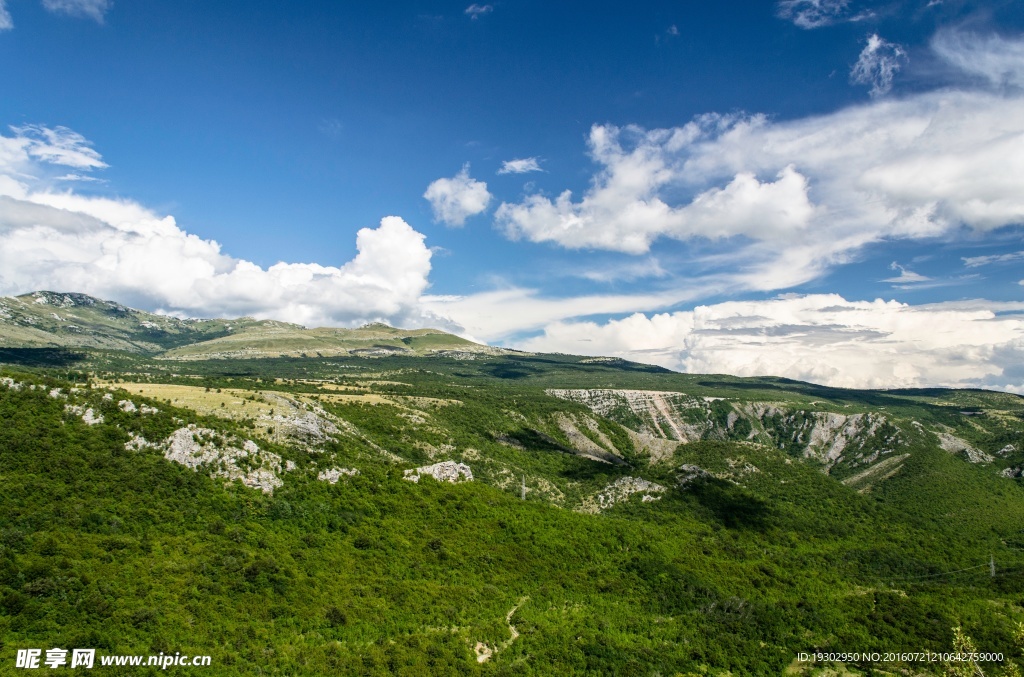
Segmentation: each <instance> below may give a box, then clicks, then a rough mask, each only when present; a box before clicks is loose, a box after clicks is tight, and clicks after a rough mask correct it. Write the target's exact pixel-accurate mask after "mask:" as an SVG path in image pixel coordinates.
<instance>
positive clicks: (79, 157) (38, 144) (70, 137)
mask: <svg viewBox="0 0 1024 677" xmlns="http://www.w3.org/2000/svg"><path fill="white" fill-rule="evenodd" d="M10 129H11V131H13V132H14V133H15V134H16V139H15V140H16V141H20V142H22V144H23V147H24V149H25V151H26V152H27V153H28V155H29V156H30V157H32V158H33V159H36V160H39V161H42V162H45V163H48V164H53V165H62V166H65V167H74V168H75V169H86V170H89V169H102V168H104V167H106V166H107V163H105V162H103V159H102V156H101V155H100V154H99V153H98V152H96V150H95V149H93V148H92V144H91V143H90V142H89V141H88V140H87V139H86V138H85V137H84V136H82V135H81V134H79V133H78V132H75V131H72V130H70V129H68V128H67V127H61V126H58V127H52V128H51V127H46V126H44V125H22V126H21V127H14V126H12V127H10Z"/></svg>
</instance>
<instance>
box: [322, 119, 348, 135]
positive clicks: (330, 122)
mask: <svg viewBox="0 0 1024 677" xmlns="http://www.w3.org/2000/svg"><path fill="white" fill-rule="evenodd" d="M343 129H345V125H343V124H342V123H341V120H339V119H337V118H324V119H323V120H321V121H320V124H318V125H317V130H318V131H319V132H320V133H321V134H323V135H324V136H329V137H330V138H332V139H336V138H338V137H340V136H341V132H342V130H343Z"/></svg>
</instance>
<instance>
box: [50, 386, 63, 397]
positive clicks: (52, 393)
mask: <svg viewBox="0 0 1024 677" xmlns="http://www.w3.org/2000/svg"><path fill="white" fill-rule="evenodd" d="M50 397H52V398H53V399H57V398H58V397H65V398H66V397H67V395H63V394H62V393H61V392H60V388H54V389H53V390H51V391H50Z"/></svg>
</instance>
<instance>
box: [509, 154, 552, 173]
mask: <svg viewBox="0 0 1024 677" xmlns="http://www.w3.org/2000/svg"><path fill="white" fill-rule="evenodd" d="M540 171H544V170H542V169H541V168H540V163H539V162H538V160H537V158H535V157H528V158H520V159H517V160H505V161H504V162H502V163H501V169H499V170H498V173H499V174H526V173H527V172H540Z"/></svg>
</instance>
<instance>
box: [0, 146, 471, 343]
mask: <svg viewBox="0 0 1024 677" xmlns="http://www.w3.org/2000/svg"><path fill="white" fill-rule="evenodd" d="M31 129H32V130H33V131H34V132H35V133H36V134H35V136H34V137H32V138H36V137H38V138H42V139H50V138H56V139H58V140H61V139H63V140H67V139H75V140H76V141H75V143H74V144H72V151H73V152H71V151H69V152H68V153H64V152H62V153H50V152H37V151H38V148H37V147H36V146H34V145H33V144H32V143H31V142H29V143H26V142H25V138H26V137H23V136H19V137H6V136H2V135H0V179H3V180H0V293H3V294H16V293H24V292H27V291H31V290H36V289H52V290H58V291H80V292H85V293H89V294H93V295H96V296H100V297H103V298H111V299H116V300H119V301H122V302H125V303H129V304H132V305H137V306H139V307H142V308H148V309H158V310H162V311H165V312H170V313H175V314H181V315H190V316H205V317H209V316H229V317H237V316H240V315H253V316H256V317H270V318H275V319H281V320H287V321H291V322H298V323H302V324H314V325H316V324H329V325H351V324H359V323H362V322H366V321H371V320H384V321H389V322H392V323H395V324H399V325H405V326H423V325H425V324H430V325H441V326H449V327H450V326H451V325H450V323H447V322H445V321H443V320H442V319H441V318H437V317H433V316H428V315H426V314H425V313H424V311H423V310H422V308H421V306H420V303H419V300H420V296H421V295H422V294H423V292H424V290H425V289H426V288H427V286H428V275H429V273H430V269H431V252H430V250H429V249H428V248H427V247H426V245H425V244H424V236H423V235H422V234H420V233H418V232H416V231H415V230H414V229H413V228H412V227H411V226H409V225H408V224H407V223H406V222H405V221H403V220H402V219H401V218H399V217H396V216H389V217H386V218H384V219H382V220H381V222H380V224H379V226H377V227H376V228H363V229H361V230H360V231H359V232H358V233H357V234H356V248H357V251H358V253H357V255H356V256H355V258H353V259H352V260H351V261H348V262H345V263H342V264H341V265H337V266H326V265H320V264H316V263H284V262H281V263H277V264H274V265H272V266H270V267H268V268H263V267H261V266H258V265H256V264H255V263H252V262H250V261H246V260H244V259H238V258H235V257H232V256H230V255H229V254H227V253H225V252H224V251H222V248H221V246H220V244H218V243H217V242H215V241H213V240H207V239H203V238H201V237H199V236H197V235H195V234H192V233H188V232H186V231H185V230H183V229H182V228H181V227H179V226H178V224H177V223H176V222H175V220H174V217H173V216H169V215H161V214H158V213H156V212H153V211H152V210H150V209H147V208H146V207H144V206H142V205H140V204H138V203H136V202H133V201H130V200H125V199H113V198H103V197H87V196H82V195H77V194H75V193H73V192H69V191H53V190H51V189H49V188H48V187H47V186H46V185H41V184H39V182H36V181H35V180H34V179H33V177H32V174H33V173H34V172H31V171H28V172H26V171H25V170H32V169H34V168H36V167H38V165H39V163H42V162H59V163H61V164H69V165H71V166H79V165H83V164H84V165H85V166H87V167H88V166H105V165H103V164H102V162H101V161H100V160H99V156H98V154H97V155H90V154H89V153H84V154H83V151H82V150H81V149H82V148H83V147H85V148H87V145H86V144H85V142H84V139H82V138H81V137H80V136H79V135H76V134H74V133H73V132H70V130H59V131H55V130H46V129H44V128H35V127H33V128H31ZM49 132H53V134H50V133H49ZM56 145H57V146H58V147H63V146H61V144H56ZM66 145H67V144H64V146H66ZM75 148H77V149H78V150H77V151H74V149H75ZM65 150H67V149H66V148H65ZM90 150H91V149H90ZM76 153H77V154H76ZM76 163H77V164H76Z"/></svg>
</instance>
